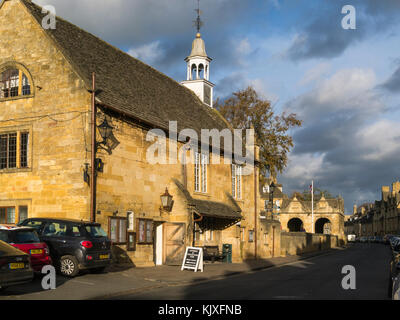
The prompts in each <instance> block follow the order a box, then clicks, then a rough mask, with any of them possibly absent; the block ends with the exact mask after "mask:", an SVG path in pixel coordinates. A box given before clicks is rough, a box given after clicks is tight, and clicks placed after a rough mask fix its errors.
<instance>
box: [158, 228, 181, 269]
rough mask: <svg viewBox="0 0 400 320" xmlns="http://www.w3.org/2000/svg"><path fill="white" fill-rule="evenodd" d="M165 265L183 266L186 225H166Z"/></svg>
mask: <svg viewBox="0 0 400 320" xmlns="http://www.w3.org/2000/svg"><path fill="white" fill-rule="evenodd" d="M163 234H164V248H165V250H163V251H164V263H165V264H168V265H181V264H182V261H183V257H184V255H185V224H184V223H164V232H163Z"/></svg>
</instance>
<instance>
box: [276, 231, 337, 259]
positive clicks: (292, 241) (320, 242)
mask: <svg viewBox="0 0 400 320" xmlns="http://www.w3.org/2000/svg"><path fill="white" fill-rule="evenodd" d="M344 244H345V243H344V241H343V240H342V239H340V240H339V238H338V236H334V235H328V234H312V233H306V232H282V234H281V255H282V256H287V255H299V254H304V253H310V252H314V251H322V250H329V249H331V248H336V247H338V246H343V245H344Z"/></svg>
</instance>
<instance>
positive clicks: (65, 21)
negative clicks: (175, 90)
mask: <svg viewBox="0 0 400 320" xmlns="http://www.w3.org/2000/svg"><path fill="white" fill-rule="evenodd" d="M20 1H21V2H23V3H24V4H25V6H26V5H27V3H29V4H32V5H33V6H35V7H37V9H40V10H42V9H43V7H41V6H40V5H38V4H36V3H34V2H33V1H32V0H20ZM28 9H29V8H28ZM56 19H58V20H61V21H62V22H64V23H67V24H70V25H72V26H74V27H75V28H77V29H79V30H80V31H82V32H84V33H86V34H88V35H90V36H92V37H94V38H96V39H97V40H99V41H100V42H102V43H104V44H105V45H107V46H109V47H111V48H113V49H114V50H116V51H118V52H120V53H122V54H124V55H126V56H127V57H129V58H130V59H133V60H135V61H138V62H139V63H142V64H143V65H145V66H146V67H148V68H150V69H152V70H153V71H155V72H157V73H159V74H161V75H162V76H164V77H167V78H168V79H169V80H171V81H173V82H175V83H176V84H177V85H179V86H181V87H183V88H184V89H185V90H188V91H189V92H190V93H193V94H194V96H195V97H196V98H197V99H198V102H199V105H202V106H204V107H207V106H206V105H205V104H204V103H202V102H201V100H200V99H199V97H198V96H197V95H196V94H195V93H194V92H193V91H192V90H190V89H188V88H186V87H185V86H182V85H181V84H180V83H179V82H178V81H177V80H175V79H173V78H172V77H170V76H168V75H167V74H165V73H163V72H161V71H159V70H157V69H156V68H154V67H152V66H151V65H149V64H147V63H145V62H143V61H141V60H139V59H137V58H135V57H133V56H131V55H130V54H129V53H127V52H125V51H123V50H122V49H120V48H118V47H116V46H114V45H112V44H110V43H108V42H107V41H105V40H103V39H101V38H100V37H99V36H97V35H95V34H93V33H91V32H89V31H87V30H85V29H83V28H81V27H79V26H78V25H76V24H74V23H72V22H70V21H68V20H66V19H64V18H62V17H60V16H58V15H56ZM46 33H47V34H50V35H51V32H46ZM52 38H53V37H52ZM53 40H54V41H55V42H57V43H58V41H57V40H56V39H53ZM60 47H61V50H62V46H60ZM62 51H63V53H64V51H65V50H62ZM65 54H66V55H68V53H65ZM71 60H72V59H71ZM76 67H77V68H78V69H79V67H78V66H76ZM82 80H85V79H82ZM88 84H90V86H91V82H90V83H88ZM207 108H209V107H207ZM205 110H207V109H205ZM219 116H220V117H221V118H222V120H224V121H225V122H226V123H227V124H229V123H228V122H227V120H226V119H225V118H224V117H223V116H222V115H220V114H219Z"/></svg>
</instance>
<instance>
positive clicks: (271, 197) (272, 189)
mask: <svg viewBox="0 0 400 320" xmlns="http://www.w3.org/2000/svg"><path fill="white" fill-rule="evenodd" d="M275 188H276V186H275V183H274V182H273V181H272V183H271V184H270V186H269V202H270V203H271V209H270V210H271V213H272V214H273V213H274V192H275Z"/></svg>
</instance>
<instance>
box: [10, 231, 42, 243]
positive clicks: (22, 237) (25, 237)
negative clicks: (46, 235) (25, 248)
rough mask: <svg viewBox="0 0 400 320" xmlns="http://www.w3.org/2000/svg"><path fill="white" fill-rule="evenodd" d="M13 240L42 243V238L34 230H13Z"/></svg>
mask: <svg viewBox="0 0 400 320" xmlns="http://www.w3.org/2000/svg"><path fill="white" fill-rule="evenodd" d="M12 242H14V243H17V244H22V243H40V239H39V237H38V235H37V233H36V232H35V231H33V230H16V231H14V232H13V236H12Z"/></svg>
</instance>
